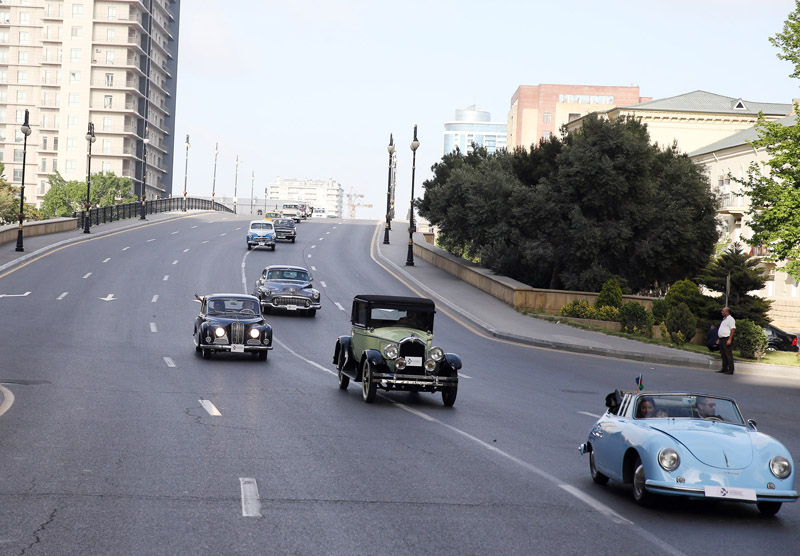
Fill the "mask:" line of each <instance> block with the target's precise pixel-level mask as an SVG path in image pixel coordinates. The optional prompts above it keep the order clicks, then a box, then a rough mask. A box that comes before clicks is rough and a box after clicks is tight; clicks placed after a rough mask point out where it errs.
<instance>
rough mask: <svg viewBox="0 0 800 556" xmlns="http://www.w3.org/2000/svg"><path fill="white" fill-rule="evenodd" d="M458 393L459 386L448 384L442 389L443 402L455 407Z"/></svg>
mask: <svg viewBox="0 0 800 556" xmlns="http://www.w3.org/2000/svg"><path fill="white" fill-rule="evenodd" d="M457 395H458V386H448V387H447V388H443V389H442V402H443V403H444V405H446V406H447V407H453V404H454V403H456V396H457Z"/></svg>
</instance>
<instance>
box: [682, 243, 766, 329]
mask: <svg viewBox="0 0 800 556" xmlns="http://www.w3.org/2000/svg"><path fill="white" fill-rule="evenodd" d="M728 276H730V277H731V278H730V280H731V286H730V292H729V295H728V307H729V308H730V310H731V314H732V315H733V316H734V318H735V319H736V320H739V319H749V320H751V321H753V322H755V323H756V324H758V325H759V326H763V325H765V324H767V323H769V321H770V319H769V317H768V316H767V313H768V312H769V307H770V303H771V302H770V301H767V300H764V299H762V298H760V297H757V296H755V295H750V294H749V293H748V292H751V291H758V290H760V289H762V288H763V287H764V284H765V283H766V277H765V276H764V269H763V268H759V260H758V259H757V258H755V257H751V256H750V255H748V254H747V253H745V252H744V250H743V249H742V246H741V244H739V243H734V244H733V245H731V246H730V247H729V248H728V249H727V250H725V252H723V253H722V255H720V256H719V257H718V258H717V259H716V260H714V261H713V262H712V263H711V264H709V265H708V266H707V267H706V268H704V269H703V270H702V272H700V274H699V275H698V276H697V278H696V280H697V283H698V284H701V285H703V286H705V287H706V288H708V289H709V290H712V291H715V292H719V293H722V294H723V297H721V298H716V299H714V300H713V301H712V302H711V307H713V308H712V309H710V311H707V312H706V314H705V315H704V316H705V317H707V318H709V319H711V320H719V310H720V309H722V305H723V304H724V303H725V297H724V294H725V289H726V284H727V280H728ZM696 314H698V313H696Z"/></svg>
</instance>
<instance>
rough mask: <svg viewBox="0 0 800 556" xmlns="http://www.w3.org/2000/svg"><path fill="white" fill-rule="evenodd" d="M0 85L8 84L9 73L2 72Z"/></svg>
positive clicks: (0, 73) (0, 71)
mask: <svg viewBox="0 0 800 556" xmlns="http://www.w3.org/2000/svg"><path fill="white" fill-rule="evenodd" d="M0 83H8V72H7V71H6V70H0Z"/></svg>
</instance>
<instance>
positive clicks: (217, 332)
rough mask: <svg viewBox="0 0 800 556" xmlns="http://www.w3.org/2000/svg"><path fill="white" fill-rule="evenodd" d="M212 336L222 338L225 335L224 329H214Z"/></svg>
mask: <svg viewBox="0 0 800 556" xmlns="http://www.w3.org/2000/svg"><path fill="white" fill-rule="evenodd" d="M214 335H215V336H216V337H217V338H222V337H223V336H224V335H225V329H224V328H222V327H221V326H218V327H216V328H215V329H214Z"/></svg>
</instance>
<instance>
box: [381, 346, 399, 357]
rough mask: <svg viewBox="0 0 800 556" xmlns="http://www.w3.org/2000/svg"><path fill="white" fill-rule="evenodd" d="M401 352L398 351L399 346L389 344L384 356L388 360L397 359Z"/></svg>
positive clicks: (384, 350)
mask: <svg viewBox="0 0 800 556" xmlns="http://www.w3.org/2000/svg"><path fill="white" fill-rule="evenodd" d="M399 353H400V351H399V350H398V349H397V346H396V345H394V344H389V345H388V346H386V347H385V348H383V355H385V356H386V359H397V355H398V354H399Z"/></svg>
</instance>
